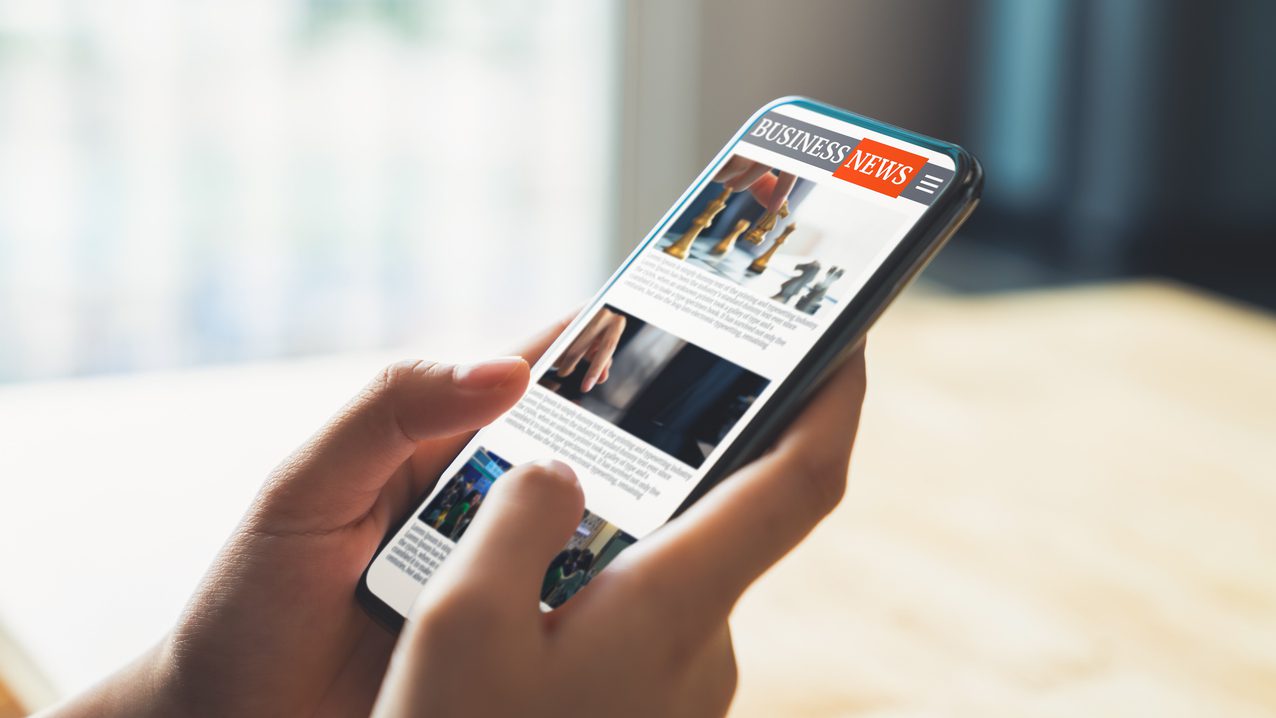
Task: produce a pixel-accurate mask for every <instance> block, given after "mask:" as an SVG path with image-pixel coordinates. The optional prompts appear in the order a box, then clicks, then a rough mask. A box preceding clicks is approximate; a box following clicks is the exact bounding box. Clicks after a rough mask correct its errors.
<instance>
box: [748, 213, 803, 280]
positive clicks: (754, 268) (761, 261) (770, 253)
mask: <svg viewBox="0 0 1276 718" xmlns="http://www.w3.org/2000/svg"><path fill="white" fill-rule="evenodd" d="M795 229H797V222H794V223H793V224H790V225H789V226H787V227H785V228H784V230H783V231H781V232H780V236H778V237H776V238H775V243H774V244H772V245H771V248H770V249H768V250H767V251H766V252H763V253H762V256H760V257H758V258H757V259H755V260H753V264H750V265H749V267H748V271H749V272H752V273H753V274H761V273H763V272H765V271H766V267H767V264H769V263H770V262H771V258H772V257H774V256H775V253H776V251H777V250H779V249H780V245H782V244H784V243H785V242H786V241H787V240H788V238H789V235H790V234H793V230H795Z"/></svg>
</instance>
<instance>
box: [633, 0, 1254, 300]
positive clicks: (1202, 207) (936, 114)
mask: <svg viewBox="0 0 1276 718" xmlns="http://www.w3.org/2000/svg"><path fill="white" fill-rule="evenodd" d="M623 16H624V20H625V27H626V31H625V38H624V47H625V65H626V77H627V78H628V81H627V83H626V84H625V86H624V91H623V93H622V111H621V116H622V123H621V136H622V138H623V140H622V141H623V143H624V146H625V149H624V151H623V152H622V153H621V154H622V158H627V159H628V161H626V162H622V164H621V171H622V175H621V177H620V180H619V181H620V186H621V194H620V206H619V212H618V213H617V222H618V233H617V236H618V238H619V239H618V241H619V247H623V248H626V249H627V248H628V247H631V246H632V244H633V242H634V241H635V240H636V239H637V238H639V237H641V236H642V235H643V233H644V232H646V231H647V230H648V229H649V228H650V227H651V225H652V224H653V223H654V222H655V220H656V219H658V217H659V216H660V214H661V213H662V212H663V211H664V210H665V209H666V208H667V207H668V206H669V204H670V201H671V200H672V199H673V198H674V197H676V196H677V195H678V193H680V192H681V191H682V190H683V189H685V187H686V186H687V184H688V182H689V181H690V180H691V179H692V178H693V177H694V176H695V175H696V173H697V172H698V171H699V170H700V169H701V168H702V167H703V166H704V164H705V162H706V161H707V160H708V159H709V158H710V157H712V155H713V153H714V152H715V151H716V150H717V149H719V148H720V147H721V145H722V143H723V142H724V141H725V140H726V139H727V138H728V137H729V136H730V135H731V133H732V132H733V131H734V130H735V129H736V128H737V127H738V126H739V124H740V123H741V122H742V121H743V120H744V119H745V118H747V117H748V116H749V114H750V113H751V112H752V111H753V110H755V109H756V108H757V107H758V106H759V105H761V104H762V103H764V102H766V101H767V100H770V99H773V98H775V97H778V96H782V95H790V94H801V95H809V96H812V97H815V98H817V99H822V100H825V101H828V102H831V103H833V104H835V105H841V106H844V107H847V108H849V109H851V110H854V111H857V112H860V113H863V114H866V115H869V116H872V117H876V118H879V119H882V120H885V121H888V122H892V123H895V124H899V125H901V126H904V127H907V128H909V129H913V130H917V131H920V132H923V133H925V134H930V135H933V136H936V137H940V138H942V139H946V140H952V141H955V142H958V143H960V144H962V145H964V146H966V147H967V148H969V149H970V150H972V151H973V152H974V153H975V154H976V155H977V156H978V157H980V158H981V160H982V161H983V163H984V166H985V170H986V173H987V183H986V192H985V197H984V203H983V205H982V207H981V209H980V211H979V212H977V213H976V214H975V216H974V218H973V219H972V221H971V223H970V224H969V225H968V227H967V229H966V230H965V231H963V232H962V233H961V234H960V235H959V236H958V238H957V240H955V241H954V243H953V245H952V247H950V249H949V250H947V251H945V252H944V253H943V254H941V255H940V261H938V262H937V263H936V266H935V267H934V268H933V269H932V270H931V271H930V272H929V273H928V276H929V277H931V278H932V279H935V280H937V281H940V282H943V283H945V284H947V285H948V286H950V287H952V288H955V289H961V290H969V291H986V290H992V289H1003V288H1018V287H1025V286H1038V285H1041V284H1053V283H1069V282H1077V281H1091V280H1097V279H1108V278H1118V277H1130V276H1148V275H1152V276H1163V277H1171V278H1175V279H1179V280H1183V281H1187V282H1192V283H1195V284H1197V285H1200V286H1202V287H1206V288H1208V289H1211V290H1214V291H1218V292H1222V293H1226V294H1230V295H1232V296H1235V297H1239V298H1242V299H1245V300H1249V301H1253V302H1256V303H1260V304H1263V305H1266V306H1271V307H1276V271H1274V270H1273V267H1276V182H1273V181H1272V180H1271V179H1270V178H1268V177H1266V175H1265V173H1264V171H1263V169H1262V168H1266V167H1270V166H1272V165H1273V164H1276V133H1273V132H1272V131H1270V129H1268V125H1269V124H1270V118H1271V117H1272V116H1274V115H1276V83H1273V82H1272V81H1271V79H1270V77H1269V76H1268V74H1269V72H1270V68H1272V67H1276V43H1272V42H1271V41H1270V39H1269V35H1270V29H1271V28H1272V27H1274V26H1276V3H1270V2H1262V1H1260V0H1221V1H1219V2H1214V3H1208V4H1206V3H1193V2H1188V0H1164V1H1161V0H1034V1H1033V2H1023V1H1022V0H965V1H962V2H941V1H938V0H925V1H921V2H908V3H878V2H834V1H832V0H796V1H794V2H787V3H784V4H778V3H768V2H762V1H761V0H736V1H734V2H728V1H727V0H690V1H682V2H675V1H672V0H655V1H651V2H644V3H639V2H629V3H627V4H626V6H625V9H624V12H623ZM635 78H637V80H635ZM619 247H618V250H619ZM618 253H619V251H618Z"/></svg>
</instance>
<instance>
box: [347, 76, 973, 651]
mask: <svg viewBox="0 0 1276 718" xmlns="http://www.w3.org/2000/svg"><path fill="white" fill-rule="evenodd" d="M981 187H982V173H981V170H980V167H979V163H978V162H977V161H976V160H975V158H974V157H972V156H971V155H970V154H969V153H967V152H966V151H965V150H963V149H962V148H960V147H958V146H956V145H953V144H949V143H946V142H941V141H938V140H934V139H931V138H929V137H924V136H922V135H918V134H915V133H912V132H908V131H905V130H902V129H899V128H897V127H891V126H889V125H886V124H883V123H881V122H878V121H875V120H871V119H868V118H866V117H861V116H859V115H855V114H852V113H850V112H847V111H845V110H840V109H837V108H834V107H830V106H828V105H824V104H821V103H819V102H815V101H812V100H809V99H804V98H783V99H779V100H776V101H774V102H771V103H769V104H767V105H766V106H765V107H763V108H762V109H760V110H758V112H757V113H756V114H754V116H753V117H751V118H750V119H749V120H748V121H747V122H746V123H745V124H744V125H743V126H742V127H741V128H740V130H739V131H738V132H737V133H736V135H735V136H734V137H732V138H731V140H730V141H729V142H728V143H727V144H726V146H725V147H724V148H723V149H722V151H721V152H719V153H718V155H717V157H715V158H714V159H713V161H712V162H711V163H709V166H708V167H706V168H705V170H704V171H703V172H702V173H701V174H700V176H699V177H698V178H697V179H696V181H695V182H694V183H693V184H692V185H691V188H690V189H688V190H687V191H686V192H685V193H684V194H683V195H682V197H681V198H680V199H679V200H678V201H677V202H676V203H674V206H673V208H672V209H670V210H669V212H668V213H666V214H665V216H664V217H663V218H662V219H661V220H660V222H659V223H658V224H657V225H656V227H655V229H654V230H652V232H651V233H650V234H649V235H647V237H646V238H645V239H644V240H643V241H642V242H641V243H640V244H639V245H638V248H637V249H635V250H634V252H633V253H632V254H631V255H630V256H629V258H628V259H627V260H625V262H624V264H623V265H622V266H621V267H620V269H618V270H617V271H616V272H615V274H613V275H612V276H611V278H610V279H609V280H608V281H607V283H606V284H605V285H604V286H603V288H602V289H601V290H600V291H599V292H598V294H597V295H596V296H595V297H594V298H593V300H592V301H590V302H589V304H588V306H587V307H586V308H585V310H584V311H582V312H581V313H580V315H579V316H578V317H576V319H575V320H574V321H573V322H572V323H571V324H570V325H569V326H568V327H567V329H566V330H565V331H564V332H563V333H562V335H561V336H559V337H558V339H557V340H556V341H555V342H554V344H553V345H552V346H551V347H550V349H549V351H547V352H546V354H545V356H544V357H543V358H542V359H541V360H540V361H538V362H537V363H536V365H535V366H533V367H532V384H531V386H530V387H529V388H528V390H527V393H526V394H525V395H524V396H523V397H522V399H520V400H519V402H518V403H517V404H516V405H515V406H514V408H512V409H511V410H510V411H508V412H507V413H506V414H505V415H504V416H502V417H501V418H500V419H498V420H497V421H496V422H494V423H492V424H491V425H489V426H487V427H485V428H483V429H482V430H480V431H479V432H478V433H477V434H476V435H475V436H474V438H473V440H472V441H470V442H469V444H468V445H467V446H466V447H465V448H464V449H463V450H462V451H461V453H460V454H459V455H458V456H457V457H456V459H455V460H454V461H453V462H452V464H451V465H450V466H449V467H448V468H447V469H446V471H445V472H444V473H443V475H442V477H441V480H440V481H439V482H438V483H437V484H436V485H435V487H434V488H433V489H432V490H431V491H430V492H429V493H428V494H427V495H426V496H424V497H422V499H421V501H420V502H419V504H418V505H417V506H416V507H415V508H414V509H413V510H412V511H411V513H409V514H408V515H407V516H405V517H404V518H403V520H402V521H401V522H399V523H398V525H396V526H395V528H394V529H393V530H392V531H391V532H390V533H389V534H388V535H387V536H386V539H385V541H384V542H383V544H382V546H381V548H380V549H379V550H378V551H377V554H376V556H375V557H374V558H373V559H372V562H371V563H370V564H369V565H368V568H367V569H366V570H365V571H364V574H363V577H362V578H361V580H360V582H359V587H358V596H359V600H360V601H361V602H362V604H363V605H364V607H365V608H366V609H367V610H368V611H369V612H370V613H371V614H372V615H373V616H374V617H376V618H377V619H379V620H380V621H382V622H383V623H385V624H387V625H388V626H391V627H395V628H397V627H399V626H401V625H402V623H403V620H404V616H405V615H406V614H407V612H408V610H409V608H410V607H411V605H412V602H413V601H414V599H415V598H416V596H417V594H418V593H419V592H420V590H421V588H422V586H423V585H424V583H425V582H426V581H428V580H429V578H430V576H431V575H432V574H433V573H434V571H435V570H436V569H437V568H438V566H439V563H440V562H441V561H443V560H445V559H446V557H447V555H448V554H449V553H450V552H451V550H452V547H453V546H454V545H455V543H456V542H457V541H458V540H460V538H461V537H462V536H463V535H464V534H465V531H466V529H467V528H468V527H469V525H470V522H471V521H473V519H474V517H475V516H476V515H477V514H478V512H479V511H481V510H482V505H483V499H484V497H485V496H486V495H487V492H488V491H489V490H490V489H491V487H492V486H493V485H494V484H495V483H496V482H498V481H500V477H501V475H502V474H503V473H504V472H505V471H507V470H509V469H510V467H511V466H513V465H516V464H519V463H522V462H525V461H531V460H536V459H542V458H551V457H552V458H557V459H560V460H562V461H565V462H566V463H568V464H570V465H571V466H572V468H573V469H575V471H576V473H577V475H578V477H579V478H580V482H581V485H582V487H583V489H584V492H585V501H586V507H587V508H586V512H585V515H584V516H583V517H582V518H581V522H580V525H579V526H578V527H577V530H576V532H575V533H574V535H573V536H572V538H571V539H570V540H569V541H568V543H567V545H565V546H564V547H563V550H562V552H561V553H559V555H558V556H557V557H556V558H555V559H554V560H553V561H552V562H551V563H550V565H549V566H547V567H546V575H545V579H544V582H543V583H542V590H541V607H542V608H543V609H545V610H550V609H553V608H555V607H557V606H560V605H562V604H563V602H565V601H567V600H569V599H570V598H571V597H572V596H573V595H575V594H576V593H577V592H579V591H580V590H581V589H582V588H584V587H585V586H586V585H587V584H588V583H589V581H590V580H591V579H592V578H593V577H594V576H596V575H598V573H599V572H600V571H603V570H604V569H605V568H606V567H607V564H608V563H609V562H610V561H611V560H612V559H614V558H615V557H616V556H617V555H619V554H620V553H621V552H622V551H624V550H625V549H626V548H627V547H629V546H630V545H632V544H634V543H635V542H637V541H639V540H641V539H642V537H644V536H646V535H647V534H649V533H651V532H652V531H655V530H656V529H657V528H659V527H660V526H661V525H662V524H664V523H665V522H667V521H668V520H669V519H671V518H672V517H674V516H675V515H677V514H678V513H679V512H680V511H682V510H683V509H685V508H686V507H687V506H689V505H690V504H691V503H693V502H694V501H695V500H696V499H697V498H699V497H700V496H701V495H702V494H704V492H705V491H707V490H708V489H709V488H711V487H712V486H713V485H714V484H715V483H717V482H718V481H721V480H723V479H724V478H725V477H728V476H729V475H730V474H731V472H732V471H734V470H735V469H736V468H738V467H739V466H741V465H742V464H744V463H745V462H747V461H749V460H751V459H752V458H754V457H756V456H757V455H759V454H760V453H761V452H763V451H765V450H766V449H767V447H768V446H770V445H771V443H772V442H773V440H774V439H775V437H776V436H777V435H778V433H779V431H780V430H782V429H783V428H784V426H785V425H786V424H788V423H789V422H790V421H791V420H792V419H793V418H794V416H795V414H796V413H797V411H798V410H799V409H800V408H801V407H802V405H803V403H804V402H805V401H806V400H807V398H808V397H809V396H810V395H811V393H812V392H813V391H814V390H815V389H816V388H817V387H818V386H819V385H820V383H821V381H822V380H823V379H824V377H825V376H826V375H827V374H828V372H829V371H830V370H831V369H832V368H834V367H836V366H837V365H838V364H839V362H840V361H841V360H842V359H843V358H844V357H845V356H846V355H847V354H848V353H849V352H850V351H852V350H853V349H854V348H855V347H856V346H857V345H858V343H859V341H860V339H861V338H862V337H863V335H864V333H865V332H866V331H867V330H868V328H869V326H870V325H871V324H872V323H873V321H874V320H875V319H876V318H877V317H878V316H879V315H880V314H881V313H882V311H883V310H884V309H885V308H886V306H887V305H888V304H889V303H890V302H891V300H892V299H893V298H894V297H895V296H896V295H897V294H898V293H899V292H900V290H901V289H903V287H904V286H905V285H906V284H907V283H908V282H909V280H910V279H912V278H913V277H914V276H916V275H917V273H918V272H919V271H920V270H921V269H922V267H923V266H925V264H926V262H927V261H928V260H929V259H930V257H931V256H932V255H934V253H935V252H936V251H937V250H938V249H939V248H940V247H941V246H942V245H943V244H944V242H945V241H946V240H947V239H948V238H949V237H950V236H952V234H953V232H955V231H956V230H957V228H958V227H959V226H960V225H961V224H962V222H963V221H964V220H965V219H966V218H967V217H968V216H969V215H970V213H971V211H972V210H973V209H974V207H975V205H976V203H977V201H978V197H979V192H980V189H981Z"/></svg>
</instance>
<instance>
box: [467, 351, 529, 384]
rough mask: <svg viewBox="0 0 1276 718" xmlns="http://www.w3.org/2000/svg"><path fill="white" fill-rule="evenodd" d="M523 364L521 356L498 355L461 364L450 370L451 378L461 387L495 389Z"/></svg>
mask: <svg viewBox="0 0 1276 718" xmlns="http://www.w3.org/2000/svg"><path fill="white" fill-rule="evenodd" d="M524 364H526V362H524V361H523V358H522V357H500V358H497V359H488V360H487V361H481V362H475V363H474V364H463V365H461V366H458V367H456V368H455V369H453V370H452V380H453V381H455V382H456V385H457V386H459V387H461V388H462V389H495V388H496V387H498V386H500V385H501V384H504V383H505V382H506V381H507V380H508V379H509V378H510V377H511V376H513V374H514V372H516V371H518V369H519V368H520V367H522V366H523V365H524Z"/></svg>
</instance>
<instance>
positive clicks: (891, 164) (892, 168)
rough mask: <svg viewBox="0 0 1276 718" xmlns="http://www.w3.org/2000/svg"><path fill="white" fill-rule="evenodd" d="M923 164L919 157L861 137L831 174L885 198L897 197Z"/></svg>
mask: <svg viewBox="0 0 1276 718" xmlns="http://www.w3.org/2000/svg"><path fill="white" fill-rule="evenodd" d="M924 164H926V158H925V157H922V156H921V155H915V154H913V153H912V152H905V151H904V150H901V149H899V148H898V147H891V146H890V145H886V144H882V143H881V142H876V141H874V140H870V139H868V138H864V139H862V140H860V141H859V144H857V145H855V149H853V150H851V153H850V154H849V155H847V156H846V159H845V160H844V161H843V162H842V164H841V165H840V166H838V168H837V169H836V170H834V171H833V176H834V177H837V178H838V179H844V180H846V181H847V182H851V183H853V184H857V185H859V186H861V187H867V188H868V189H871V190H873V191H874V192H881V193H882V194H884V195H886V196H887V197H898V196H899V193H900V192H903V191H904V188H905V187H907V186H908V183H910V182H912V181H913V178H914V177H916V176H917V171H918V170H920V169H921V168H922V165H924Z"/></svg>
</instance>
